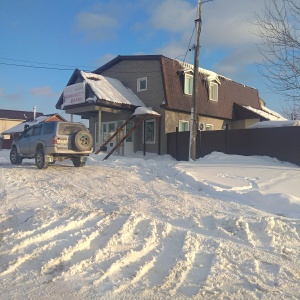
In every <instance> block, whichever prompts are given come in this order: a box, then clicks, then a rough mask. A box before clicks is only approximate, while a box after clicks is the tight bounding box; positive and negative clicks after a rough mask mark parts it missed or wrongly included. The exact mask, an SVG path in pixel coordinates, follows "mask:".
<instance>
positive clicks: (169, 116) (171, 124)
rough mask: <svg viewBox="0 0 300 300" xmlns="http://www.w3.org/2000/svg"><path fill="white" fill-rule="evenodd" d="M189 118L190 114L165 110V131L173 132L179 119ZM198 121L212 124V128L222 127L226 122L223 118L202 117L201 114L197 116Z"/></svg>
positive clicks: (186, 119)
mask: <svg viewBox="0 0 300 300" xmlns="http://www.w3.org/2000/svg"><path fill="white" fill-rule="evenodd" d="M190 118H191V116H190V114H185V113H179V112H173V111H166V124H165V128H166V129H165V130H166V133H169V132H175V131H176V127H178V126H179V121H180V120H183V121H190ZM198 121H199V122H203V123H206V124H210V125H213V130H221V129H223V126H224V125H225V123H226V122H225V121H224V120H220V119H215V118H209V117H202V116H200V117H199V120H198Z"/></svg>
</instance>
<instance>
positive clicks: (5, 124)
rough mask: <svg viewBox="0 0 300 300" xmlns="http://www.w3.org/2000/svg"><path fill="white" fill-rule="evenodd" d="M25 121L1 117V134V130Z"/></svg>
mask: <svg viewBox="0 0 300 300" xmlns="http://www.w3.org/2000/svg"><path fill="white" fill-rule="evenodd" d="M22 122H24V120H7V119H5V120H3V119H2V120H1V119H0V134H1V132H3V131H5V130H7V129H10V128H12V127H14V126H16V125H18V124H20V123H22Z"/></svg>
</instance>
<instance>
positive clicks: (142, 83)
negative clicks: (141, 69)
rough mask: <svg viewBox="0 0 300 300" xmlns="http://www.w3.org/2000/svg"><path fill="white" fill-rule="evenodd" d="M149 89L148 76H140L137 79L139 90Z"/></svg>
mask: <svg viewBox="0 0 300 300" xmlns="http://www.w3.org/2000/svg"><path fill="white" fill-rule="evenodd" d="M146 90H147V77H143V78H139V79H138V80H137V91H138V92H142V91H146Z"/></svg>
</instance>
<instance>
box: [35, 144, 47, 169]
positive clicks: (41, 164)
mask: <svg viewBox="0 0 300 300" xmlns="http://www.w3.org/2000/svg"><path fill="white" fill-rule="evenodd" d="M35 164H36V166H37V168H38V169H40V170H41V169H46V168H48V165H49V164H48V163H46V161H45V153H44V150H43V149H38V150H37V151H36V153H35Z"/></svg>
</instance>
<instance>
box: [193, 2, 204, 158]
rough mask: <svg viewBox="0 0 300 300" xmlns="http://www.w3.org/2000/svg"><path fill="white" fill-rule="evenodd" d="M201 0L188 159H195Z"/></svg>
mask: <svg viewBox="0 0 300 300" xmlns="http://www.w3.org/2000/svg"><path fill="white" fill-rule="evenodd" d="M201 5H202V3H201V0H198V14H197V19H196V20H195V23H196V26H197V36H196V45H195V57H194V79H193V104H192V109H191V121H192V122H191V123H192V131H191V141H190V159H192V160H196V145H197V143H196V141H197V131H198V105H197V104H198V103H197V102H198V98H199V90H198V85H199V52H200V33H201Z"/></svg>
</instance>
